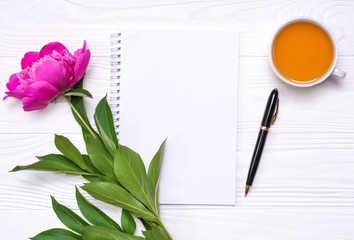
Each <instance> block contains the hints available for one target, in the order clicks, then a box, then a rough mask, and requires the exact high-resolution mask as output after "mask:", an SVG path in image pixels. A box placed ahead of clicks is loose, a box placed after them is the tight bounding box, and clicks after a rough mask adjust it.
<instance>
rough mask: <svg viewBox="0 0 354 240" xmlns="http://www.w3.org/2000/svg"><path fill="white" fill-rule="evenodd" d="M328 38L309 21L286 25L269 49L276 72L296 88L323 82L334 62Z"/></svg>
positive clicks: (323, 31)
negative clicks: (296, 85) (297, 85)
mask: <svg viewBox="0 0 354 240" xmlns="http://www.w3.org/2000/svg"><path fill="white" fill-rule="evenodd" d="M335 48H336V47H335V45H334V43H333V41H332V38H331V36H330V34H329V33H328V32H327V31H326V30H325V29H323V28H322V27H321V26H320V25H318V24H316V23H315V22H312V21H307V20H298V21H293V22H290V23H289V24H288V25H285V26H284V27H283V28H282V29H280V30H279V32H278V33H277V34H276V35H275V37H274V40H273V44H272V46H271V51H272V61H273V63H274V66H275V68H276V69H277V71H278V72H279V73H280V74H281V75H282V76H283V77H284V78H286V79H287V80H289V81H291V82H294V83H296V84H308V83H313V82H316V81H317V80H319V79H321V78H323V77H324V76H325V75H326V74H328V71H331V69H332V65H333V64H334V61H335V59H336V57H335Z"/></svg>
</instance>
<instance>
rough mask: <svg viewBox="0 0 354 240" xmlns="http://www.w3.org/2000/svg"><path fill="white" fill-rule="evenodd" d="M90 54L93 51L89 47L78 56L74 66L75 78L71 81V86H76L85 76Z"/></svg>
mask: <svg viewBox="0 0 354 240" xmlns="http://www.w3.org/2000/svg"><path fill="white" fill-rule="evenodd" d="M90 56H91V52H90V50H88V49H87V50H86V51H85V52H84V53H82V54H81V55H80V56H79V57H78V58H77V60H76V64H75V67H74V71H75V77H74V80H73V81H72V82H71V84H70V87H72V86H74V85H75V84H76V83H77V82H78V81H80V79H81V78H82V77H83V76H84V74H85V71H86V68H87V66H88V63H89V61H90Z"/></svg>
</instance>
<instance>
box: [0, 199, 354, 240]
mask: <svg viewBox="0 0 354 240" xmlns="http://www.w3.org/2000/svg"><path fill="white" fill-rule="evenodd" d="M58 201H60V202H61V203H63V200H62V199H60V198H59V199H58ZM64 204H65V201H64ZM182 209H183V207H182V208H179V209H178V210H177V211H175V210H164V209H162V219H163V221H164V223H165V224H166V226H167V228H168V230H169V231H170V233H171V235H172V236H173V239H175V240H185V239H203V240H215V239H225V240H234V239H239V238H247V239H249V240H258V239H285V238H286V239H289V240H298V239H302V240H313V239H323V240H340V239H352V238H354V230H353V227H352V223H353V221H354V211H353V209H344V208H339V209H338V208H295V209H289V208H278V209H263V208H248V209H242V208H227V207H226V208H222V209H217V210H215V209H214V210H210V209H209V210H202V211H200V210H188V211H183V210H182ZM75 212H77V213H79V211H78V210H77V209H75ZM110 216H111V217H113V218H114V219H115V220H116V221H118V222H119V211H118V212H117V211H116V212H114V211H112V212H110ZM13 223H16V224H13ZM29 223H35V224H29ZM0 224H1V226H2V228H1V230H2V231H1V232H2V234H3V235H2V236H3V237H7V238H8V239H28V238H29V237H32V236H34V235H36V234H38V233H39V232H41V231H44V230H47V229H50V228H56V227H60V228H65V226H64V225H63V224H62V223H61V222H60V221H59V219H57V217H56V216H55V214H54V212H53V211H52V210H50V209H47V210H17V211H3V210H2V211H1V212H0ZM137 224H138V230H137V233H139V232H140V231H141V230H142V229H143V227H142V226H141V224H140V222H139V221H137ZM19 226H21V231H19ZM5 229H6V231H5ZM140 234H141V233H140Z"/></svg>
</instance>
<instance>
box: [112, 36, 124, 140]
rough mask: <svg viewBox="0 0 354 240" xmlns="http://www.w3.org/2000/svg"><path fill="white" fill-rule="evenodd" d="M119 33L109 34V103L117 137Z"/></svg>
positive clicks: (119, 60)
mask: <svg viewBox="0 0 354 240" xmlns="http://www.w3.org/2000/svg"><path fill="white" fill-rule="evenodd" d="M121 35H122V34H121V33H114V34H111V79H110V93H109V104H110V107H111V109H112V115H113V122H114V127H115V129H116V133H117V137H119V114H120V69H121V68H120V64H121Z"/></svg>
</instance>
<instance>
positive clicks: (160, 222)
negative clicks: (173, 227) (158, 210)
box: [157, 216, 173, 240]
mask: <svg viewBox="0 0 354 240" xmlns="http://www.w3.org/2000/svg"><path fill="white" fill-rule="evenodd" d="M157 223H158V224H159V225H160V227H162V229H163V230H164V231H165V233H166V234H167V237H168V239H171V240H173V239H172V237H171V235H170V234H169V233H168V231H167V229H166V227H165V225H163V223H162V221H161V219H160V216H157Z"/></svg>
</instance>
